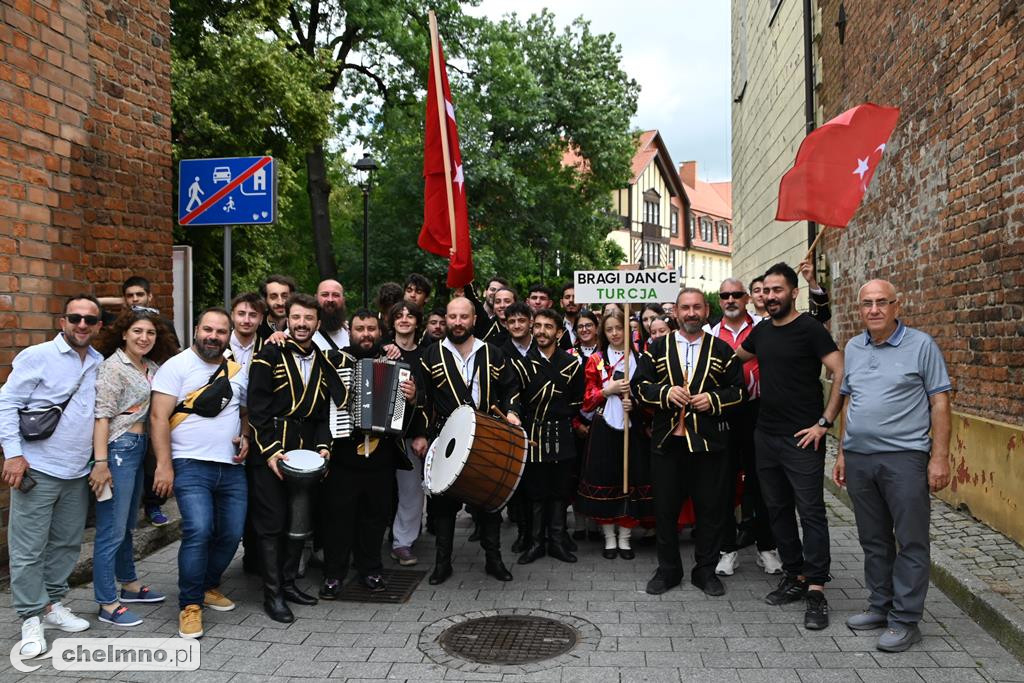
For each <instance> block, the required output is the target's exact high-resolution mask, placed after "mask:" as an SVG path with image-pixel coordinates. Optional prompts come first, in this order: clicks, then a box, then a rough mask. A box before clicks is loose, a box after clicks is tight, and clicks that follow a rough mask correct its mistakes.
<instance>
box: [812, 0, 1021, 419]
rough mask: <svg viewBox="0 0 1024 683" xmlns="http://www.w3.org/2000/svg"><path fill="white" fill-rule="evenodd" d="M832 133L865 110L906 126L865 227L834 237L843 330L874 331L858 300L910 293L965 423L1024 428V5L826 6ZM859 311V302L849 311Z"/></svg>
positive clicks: (859, 223) (859, 219)
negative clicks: (853, 112) (880, 287)
mask: <svg viewBox="0 0 1024 683" xmlns="http://www.w3.org/2000/svg"><path fill="white" fill-rule="evenodd" d="M819 4H820V6H821V15H820V16H821V17H822V37H821V42H820V43H819V51H820V57H821V64H822V68H823V72H822V74H821V79H820V81H821V87H820V89H819V98H820V99H819V104H820V105H821V107H822V110H823V113H824V117H823V118H824V120H828V119H829V118H832V117H833V116H835V115H836V114H838V113H840V112H842V111H844V110H845V109H847V108H849V107H852V106H854V105H856V104H859V103H861V102H864V101H872V102H876V103H879V104H888V105H895V106H898V107H900V108H901V110H902V113H901V117H900V121H899V124H898V126H897V128H896V131H895V133H894V135H893V137H892V139H891V141H890V144H889V146H888V147H887V148H886V150H885V158H884V160H883V162H882V167H881V169H880V171H879V173H878V174H877V175H876V176H875V178H874V181H873V183H872V186H871V187H870V188H869V191H868V194H867V196H866V197H865V200H864V204H863V206H862V207H861V209H860V210H859V211H858V212H857V215H856V216H855V218H854V220H853V221H852V222H851V223H850V225H849V226H848V227H847V228H846V229H845V230H842V231H838V230H836V231H831V233H830V234H828V235H826V236H825V237H824V238H823V242H824V245H825V246H824V249H823V253H824V254H825V255H826V257H827V259H828V260H829V272H830V274H831V275H832V276H833V301H834V302H836V305H835V306H834V307H833V312H834V317H833V322H832V331H833V333H834V334H835V336H836V338H837V340H839V341H841V342H845V340H847V339H849V338H850V336H851V335H852V334H854V333H856V331H858V330H859V329H860V324H859V318H858V312H857V310H856V306H855V304H853V303H852V302H854V301H856V296H857V289H858V287H859V286H860V285H861V284H862V283H863V282H864V281H865V280H867V279H870V278H872V277H883V278H886V279H889V280H891V281H892V282H893V283H894V284H895V285H896V287H897V289H898V290H899V291H900V292H901V296H900V298H901V305H902V317H903V318H904V319H905V320H906V321H907V322H908V323H909V324H910V325H913V326H916V327H920V328H922V329H924V330H926V331H927V332H929V333H930V334H932V335H933V336H934V337H935V338H936V339H937V341H938V343H939V345H940V347H941V348H942V349H943V352H944V354H945V357H946V361H947V363H948V364H949V369H950V374H951V375H952V378H953V385H954V389H955V394H954V408H955V410H957V411H959V412H962V413H966V414H973V415H980V416H983V417H986V418H991V419H995V420H1000V421H1003V422H1008V423H1011V424H1014V425H1022V424H1024V393H1022V391H1021V386H1022V385H1024V142H1022V139H1021V135H1022V134H1024V8H1022V7H1020V6H1019V3H1018V2H1017V0H983V1H978V2H966V3H948V2H944V1H943V0H861V1H859V2H855V3H853V2H846V3H845V6H846V12H847V16H848V23H847V25H846V38H845V44H843V45H840V44H839V36H838V29H837V28H836V27H835V26H834V25H833V22H835V21H836V19H837V17H838V14H839V4H840V2H839V0H823V1H822V2H820V3H819ZM844 302H845V303H844Z"/></svg>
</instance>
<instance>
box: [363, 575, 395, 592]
mask: <svg viewBox="0 0 1024 683" xmlns="http://www.w3.org/2000/svg"><path fill="white" fill-rule="evenodd" d="M359 583H361V584H362V585H363V588H365V589H366V590H368V591H370V592H371V593H380V592H381V591H386V590H387V589H388V585H387V584H386V583H384V577H383V576H381V575H380V574H370V575H369V576H363V577H361V578H360V579H359Z"/></svg>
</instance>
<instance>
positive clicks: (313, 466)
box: [277, 450, 327, 541]
mask: <svg viewBox="0 0 1024 683" xmlns="http://www.w3.org/2000/svg"><path fill="white" fill-rule="evenodd" d="M285 456H286V457H287V458H288V459H287V460H278V461H277V468H278V469H279V470H280V471H281V475H282V476H283V477H284V483H285V486H286V487H287V488H288V504H289V506H290V508H291V523H290V524H289V526H288V538H290V539H293V540H297V541H298V540H303V539H306V538H309V537H310V536H312V535H313V487H314V486H315V485H316V483H317V482H318V481H320V479H321V478H323V474H324V469H326V467H327V461H326V460H324V459H323V458H322V457H321V456H320V454H319V453H317V452H316V451H307V450H294V451H288V452H287V453H285Z"/></svg>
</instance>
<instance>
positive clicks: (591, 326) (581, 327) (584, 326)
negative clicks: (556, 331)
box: [576, 323, 594, 330]
mask: <svg viewBox="0 0 1024 683" xmlns="http://www.w3.org/2000/svg"><path fill="white" fill-rule="evenodd" d="M576 329H577V330H592V329H594V323H580V324H579V325H577V326H576Z"/></svg>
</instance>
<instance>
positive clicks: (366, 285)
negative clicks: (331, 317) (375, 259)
mask: <svg viewBox="0 0 1024 683" xmlns="http://www.w3.org/2000/svg"><path fill="white" fill-rule="evenodd" d="M378 168H380V167H379V166H377V162H376V161H374V160H373V157H371V156H370V155H369V154H368V153H366V152H363V158H362V159H360V160H359V161H357V162H356V163H355V169H356V171H358V172H359V174H360V175H361V176H363V178H364V179H363V182H362V184H361V185H362V189H363V307H364V308H369V306H370V183H371V182H372V181H373V172H374V171H376V170H377V169H378Z"/></svg>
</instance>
